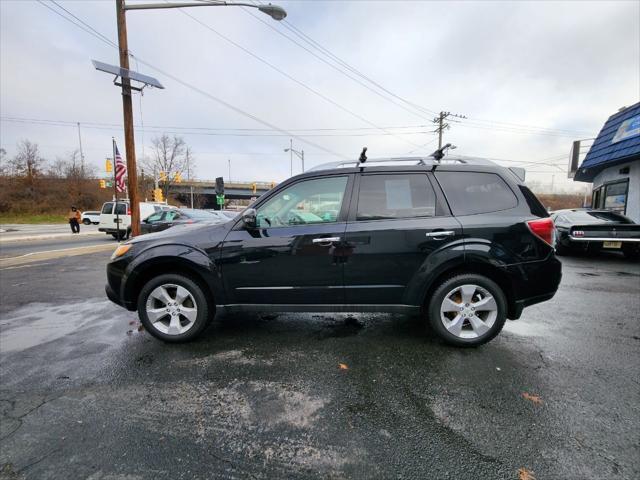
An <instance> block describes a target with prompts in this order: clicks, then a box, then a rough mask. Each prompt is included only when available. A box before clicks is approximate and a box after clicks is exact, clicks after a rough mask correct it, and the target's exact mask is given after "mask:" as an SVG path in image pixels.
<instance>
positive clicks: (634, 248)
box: [622, 243, 640, 260]
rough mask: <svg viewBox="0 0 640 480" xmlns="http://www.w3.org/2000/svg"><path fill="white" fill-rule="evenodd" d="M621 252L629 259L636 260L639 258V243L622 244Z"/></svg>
mask: <svg viewBox="0 0 640 480" xmlns="http://www.w3.org/2000/svg"><path fill="white" fill-rule="evenodd" d="M622 253H623V254H624V256H625V258H628V259H629V260H638V259H640V245H638V244H633V243H628V244H626V245H625V244H623V245H622Z"/></svg>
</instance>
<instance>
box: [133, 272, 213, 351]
mask: <svg viewBox="0 0 640 480" xmlns="http://www.w3.org/2000/svg"><path fill="white" fill-rule="evenodd" d="M165 284H174V285H179V286H181V287H183V288H186V289H187V290H188V291H189V293H190V294H191V295H192V296H193V298H194V300H195V302H194V303H195V305H196V307H197V317H196V320H195V322H194V323H193V325H192V326H191V328H189V330H187V331H186V332H184V333H182V334H175V335H170V334H167V333H164V332H161V331H160V330H158V329H157V328H156V327H155V326H154V325H153V323H152V322H151V321H150V320H149V317H148V315H147V310H146V305H147V300H148V299H149V295H150V294H151V292H153V290H155V289H156V288H157V287H159V286H161V285H165ZM214 311H215V306H214V305H210V304H209V299H208V297H207V296H206V295H205V293H204V291H203V290H202V287H200V285H199V284H198V283H197V282H195V281H194V280H192V279H191V278H189V277H186V276H184V275H180V274H175V273H167V274H164V275H159V276H157V277H154V278H152V279H151V280H149V281H148V282H147V283H146V284H145V285H144V287H142V290H141V291H140V295H139V296H138V317H139V318H140V321H141V322H142V324H143V325H144V328H145V329H146V330H147V331H148V332H149V333H150V334H151V335H153V336H154V337H156V338H158V339H160V340H163V341H165V342H169V343H181V342H188V341H190V340H193V339H194V338H196V337H197V336H198V335H200V333H201V332H202V331H203V330H204V329H205V327H206V326H207V325H208V324H209V314H210V312H214Z"/></svg>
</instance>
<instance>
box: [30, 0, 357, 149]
mask: <svg viewBox="0 0 640 480" xmlns="http://www.w3.org/2000/svg"><path fill="white" fill-rule="evenodd" d="M38 1H39V3H40V4H41V5H43V6H44V7H46V8H48V9H49V10H51V11H52V12H54V13H55V14H56V15H58V16H60V17H61V18H63V19H65V20H67V21H68V22H70V23H71V24H73V25H75V26H76V27H78V28H80V29H81V30H83V31H85V32H86V33H89V34H90V35H92V36H93V37H95V38H97V39H98V40H100V41H102V42H104V43H107V45H109V46H111V47H115V48H117V45H116V44H115V43H114V42H112V41H111V40H108V39H106V37H105V38H102V37H104V35H102V34H96V33H94V32H97V30H95V29H94V28H93V27H90V26H89V27H87V28H85V27H83V26H82V24H79V23H76V22H74V21H73V20H72V19H71V18H69V17H67V16H65V15H64V14H62V13H60V12H59V11H58V10H55V9H53V8H51V7H50V6H49V5H47V4H46V3H44V2H43V1H42V0H38ZM82 23H83V24H84V25H88V24H87V23H86V22H84V21H82ZM130 55H131V54H130ZM131 56H133V55H131ZM134 58H137V60H138V61H139V62H140V63H142V64H143V65H146V66H147V67H149V68H151V69H153V70H155V71H156V72H159V73H161V74H162V75H165V76H166V77H168V78H171V79H172V80H173V81H174V82H176V83H179V84H181V85H182V86H184V87H186V88H188V89H190V90H193V91H195V92H196V93H199V94H200V95H202V96H205V97H207V98H209V99H210V100H213V101H214V102H216V103H218V104H220V105H223V106H225V107H227V108H228V109H230V110H233V111H234V112H236V113H238V114H240V115H242V116H245V117H247V118H250V119H252V120H254V121H255V122H257V123H260V124H262V125H264V126H266V127H269V128H271V129H274V130H277V131H279V132H281V133H284V134H286V135H287V136H290V137H293V138H296V139H298V140H299V141H301V142H303V143H306V144H307V145H310V146H312V147H315V148H317V149H319V150H322V151H324V152H326V153H328V154H330V155H333V156H336V157H340V158H343V159H345V160H346V159H349V158H350V157H347V156H346V155H343V154H340V153H336V152H334V151H332V150H330V149H328V148H326V147H323V146H321V145H318V144H317V143H314V142H312V141H310V140H306V139H304V138H302V137H299V136H298V135H294V134H293V133H291V132H288V131H286V130H284V129H281V128H279V127H277V126H275V125H273V124H271V123H269V122H267V121H266V120H262V119H261V118H260V117H257V116H256V115H253V114H251V113H249V112H245V111H244V110H242V109H241V108H239V107H236V106H235V105H232V104H231V103H229V102H226V101H224V100H222V99H221V98H218V97H216V96H215V95H212V94H210V93H209V92H207V91H205V90H202V89H200V88H198V87H196V86H194V85H191V84H190V83H188V82H185V81H184V80H181V79H180V78H178V77H176V76H175V75H171V74H170V73H168V72H165V71H163V70H161V69H160V68H158V67H155V66H153V65H151V64H150V63H148V62H145V61H144V60H142V59H141V58H139V57H134Z"/></svg>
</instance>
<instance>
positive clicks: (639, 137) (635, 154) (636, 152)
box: [574, 102, 640, 223]
mask: <svg viewBox="0 0 640 480" xmlns="http://www.w3.org/2000/svg"><path fill="white" fill-rule="evenodd" d="M574 180H576V181H578V182H590V183H593V193H592V197H591V206H592V207H593V208H603V209H607V210H613V211H616V212H620V213H623V214H625V215H626V216H628V217H629V218H631V219H632V220H633V221H634V222H636V223H640V102H638V103H636V104H635V105H632V106H630V107H626V108H623V109H620V111H618V112H617V113H614V114H613V115H611V116H610V117H609V119H608V120H607V121H606V123H605V124H604V126H603V127H602V130H600V133H599V134H598V136H597V137H596V139H595V140H594V142H593V145H592V146H591V148H590V149H589V152H588V153H587V155H586V157H585V158H584V160H583V161H582V164H581V165H580V166H579V167H578V168H577V170H576V172H575V176H574Z"/></svg>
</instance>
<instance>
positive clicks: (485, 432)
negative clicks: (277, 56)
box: [0, 253, 640, 480]
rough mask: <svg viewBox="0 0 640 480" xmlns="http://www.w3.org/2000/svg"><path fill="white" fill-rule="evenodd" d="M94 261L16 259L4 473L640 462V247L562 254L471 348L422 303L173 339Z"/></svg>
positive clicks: (6, 351) (5, 380)
mask: <svg viewBox="0 0 640 480" xmlns="http://www.w3.org/2000/svg"><path fill="white" fill-rule="evenodd" d="M87 258H89V257H88V256H87ZM90 258H91V261H86V262H78V261H77V257H76V258H63V259H58V260H56V261H55V262H52V263H46V264H39V263H31V264H29V265H24V266H22V267H17V268H12V269H5V270H2V271H0V301H1V302H0V315H1V318H2V320H1V321H0V361H1V366H0V368H1V373H2V379H1V380H2V381H1V385H0V410H1V412H2V417H1V423H0V427H1V429H0V438H1V440H0V468H1V470H0V471H1V472H2V473H0V477H2V478H38V479H40V478H65V479H66V478H91V479H106V478H110V479H111V478H130V479H138V478H141V479H147V478H149V479H151V478H153V479H155V478H167V479H178V478H257V479H261V478H285V477H286V478H367V479H369V478H433V479H440V478H450V479H460V478H480V479H511V478H513V479H517V478H519V475H520V474H519V473H518V472H519V471H520V472H521V474H523V473H522V472H531V473H532V474H533V475H535V477H536V478H537V479H538V480H542V479H609V478H621V479H635V478H638V477H639V476H640V455H639V448H640V433H639V432H640V412H639V410H640V406H639V402H638V399H639V398H640V385H639V383H638V372H639V371H640V369H639V367H640V355H639V348H638V347H639V345H640V343H639V342H640V326H639V323H638V320H639V318H640V300H639V299H640V295H639V294H640V265H639V264H637V263H636V264H630V263H628V262H627V261H625V260H624V259H622V258H618V257H614V256H611V257H599V258H596V259H589V258H563V264H564V277H563V281H562V284H561V288H560V291H559V292H558V294H557V296H556V297H555V298H554V299H553V300H552V301H550V302H547V303H544V304H541V305H537V306H534V307H531V308H529V309H527V310H525V313H524V315H523V318H522V319H521V320H518V321H516V322H508V324H507V326H506V327H505V330H504V331H503V333H502V334H501V335H500V336H499V337H498V338H496V339H495V340H494V341H493V342H491V343H489V344H488V345H485V346H483V347H480V348H476V349H457V348H451V347H447V346H445V345H443V344H442V343H441V342H440V341H438V340H436V339H435V338H433V337H432V336H430V335H425V334H423V325H422V322H421V320H420V319H419V318H412V317H406V316H400V315H358V316H355V317H348V316H344V315H331V314H322V315H316V314H314V315H311V314H309V315H297V314H296V315H294V314H287V315H277V316H260V315H244V316H241V315H236V316H224V317H221V318H217V319H216V320H215V321H214V322H213V324H212V325H211V327H210V328H209V329H208V330H207V331H206V332H205V335H204V336H203V338H201V339H200V340H198V341H196V342H194V343H191V344H186V345H166V344H163V343H161V342H158V341H156V340H154V339H153V338H151V337H150V336H149V335H148V334H147V333H145V332H144V331H139V330H140V329H139V324H138V322H137V319H136V316H135V314H133V313H130V312H126V311H124V310H122V309H120V308H118V307H116V306H114V305H112V304H110V303H108V302H107V301H106V300H105V298H104V295H103V294H102V287H103V283H104V263H105V262H106V259H107V258H108V254H106V253H100V254H93V255H92V256H91V257H90ZM521 469H524V470H521Z"/></svg>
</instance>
